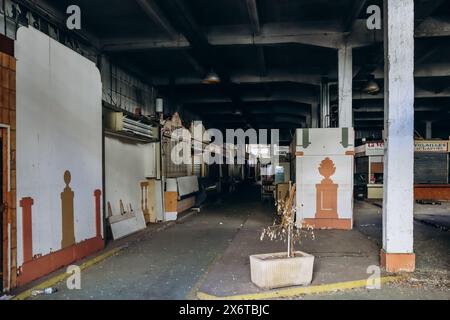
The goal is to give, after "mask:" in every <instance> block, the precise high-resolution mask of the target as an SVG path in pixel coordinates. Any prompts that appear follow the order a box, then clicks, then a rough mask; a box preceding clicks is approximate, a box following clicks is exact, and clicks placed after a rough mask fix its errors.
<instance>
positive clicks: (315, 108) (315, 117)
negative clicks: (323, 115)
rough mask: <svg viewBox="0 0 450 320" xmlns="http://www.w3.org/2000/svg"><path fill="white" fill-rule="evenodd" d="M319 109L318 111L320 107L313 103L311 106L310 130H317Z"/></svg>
mask: <svg viewBox="0 0 450 320" xmlns="http://www.w3.org/2000/svg"><path fill="white" fill-rule="evenodd" d="M319 109H320V105H319V104H318V103H314V104H312V105H311V125H310V128H319Z"/></svg>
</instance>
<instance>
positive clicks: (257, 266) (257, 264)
mask: <svg viewBox="0 0 450 320" xmlns="http://www.w3.org/2000/svg"><path fill="white" fill-rule="evenodd" d="M313 266H314V256H312V255H309V254H307V253H304V252H300V251H298V252H296V257H295V258H287V254H286V252H282V253H269V254H259V255H253V256H250V270H251V278H252V282H253V283H254V284H256V285H257V286H258V287H260V288H263V289H273V288H282V287H289V286H300V285H309V284H310V283H311V281H312V276H313Z"/></svg>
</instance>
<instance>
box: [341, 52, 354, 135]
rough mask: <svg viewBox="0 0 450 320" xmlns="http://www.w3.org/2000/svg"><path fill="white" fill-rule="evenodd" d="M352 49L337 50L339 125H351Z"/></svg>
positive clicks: (348, 126) (347, 126) (343, 126)
mask: <svg viewBox="0 0 450 320" xmlns="http://www.w3.org/2000/svg"><path fill="white" fill-rule="evenodd" d="M352 63H353V59H352V49H351V48H349V47H342V48H340V49H339V50H338V64H339V67H338V78H339V89H338V95H339V97H338V99H339V127H340V128H351V127H353V107H352V103H353V102H352V100H353V99H352V98H353V71H352V70H353V67H352Z"/></svg>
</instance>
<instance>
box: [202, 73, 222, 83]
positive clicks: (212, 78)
mask: <svg viewBox="0 0 450 320" xmlns="http://www.w3.org/2000/svg"><path fill="white" fill-rule="evenodd" d="M202 83H203V84H218V83H220V77H219V75H218V74H217V73H215V72H214V70H211V71H210V72H208V74H207V75H206V77H205V79H203V81H202Z"/></svg>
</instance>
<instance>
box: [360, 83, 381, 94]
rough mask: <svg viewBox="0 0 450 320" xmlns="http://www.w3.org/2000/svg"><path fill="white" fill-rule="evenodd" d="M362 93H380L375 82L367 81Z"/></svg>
mask: <svg viewBox="0 0 450 320" xmlns="http://www.w3.org/2000/svg"><path fill="white" fill-rule="evenodd" d="M363 91H364V92H365V93H368V94H373V95H377V94H378V93H380V86H379V85H378V83H377V82H376V81H375V80H369V82H368V83H367V84H366V86H365V87H364V89H363Z"/></svg>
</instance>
